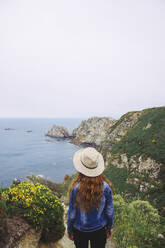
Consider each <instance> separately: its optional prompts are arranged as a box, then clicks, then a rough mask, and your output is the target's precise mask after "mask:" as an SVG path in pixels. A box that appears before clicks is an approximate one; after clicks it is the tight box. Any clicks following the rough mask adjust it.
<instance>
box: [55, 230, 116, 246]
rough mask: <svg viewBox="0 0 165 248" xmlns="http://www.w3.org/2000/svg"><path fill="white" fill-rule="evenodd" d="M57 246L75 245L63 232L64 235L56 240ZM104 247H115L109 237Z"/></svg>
mask: <svg viewBox="0 0 165 248" xmlns="http://www.w3.org/2000/svg"><path fill="white" fill-rule="evenodd" d="M89 247H90V246H89ZM57 248H75V246H74V243H73V241H71V240H70V239H68V237H67V234H66V233H65V235H64V237H63V238H62V239H61V240H60V241H59V242H58V246H57ZM106 248H115V247H114V245H113V244H112V242H111V240H110V239H109V240H108V242H107V244H106Z"/></svg>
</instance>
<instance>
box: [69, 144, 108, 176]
mask: <svg viewBox="0 0 165 248" xmlns="http://www.w3.org/2000/svg"><path fill="white" fill-rule="evenodd" d="M73 163H74V167H75V168H76V170H77V171H78V172H80V173H82V174H84V175H85V176H88V177H97V176H99V175H100V174H101V173H102V172H103V171H104V159H103V156H102V155H101V153H99V152H98V151H96V149H95V148H92V147H87V148H82V149H80V150H78V151H77V152H76V153H75V154H74V156H73Z"/></svg>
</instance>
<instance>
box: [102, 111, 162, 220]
mask: <svg viewBox="0 0 165 248" xmlns="http://www.w3.org/2000/svg"><path fill="white" fill-rule="evenodd" d="M126 116H127V114H126V115H124V117H125V118H126ZM121 120H122V121H123V117H122V118H121ZM121 120H119V123H120V122H121ZM107 143H108V140H107V141H106V144H107ZM110 145H111V144H110ZM107 152H109V153H111V155H112V157H116V156H119V157H120V154H126V155H127V158H128V160H129V159H130V158H131V157H132V156H134V158H135V159H136V158H137V164H138V158H139V157H140V156H142V157H143V158H144V159H145V158H146V159H147V158H148V157H150V158H152V159H154V160H155V161H156V162H157V163H159V164H160V171H159V174H158V178H157V179H154V180H155V182H153V181H152V180H153V179H152V178H149V177H147V174H146V175H145V174H144V175H140V173H138V171H137V168H136V177H137V178H138V177H139V179H140V178H142V180H143V181H144V179H146V182H149V183H151V184H154V183H156V180H157V181H159V182H161V183H157V187H155V188H150V189H149V190H147V192H137V189H136V188H135V185H131V184H129V183H128V182H126V180H127V179H128V178H131V177H133V176H132V175H133V174H132V171H133V169H132V168H131V164H130V170H128V169H126V168H116V167H115V166H113V165H111V164H109V165H108V166H107V168H106V171H105V174H106V176H107V177H108V178H109V179H110V180H111V181H112V182H113V184H114V188H115V190H116V193H120V194H121V193H122V194H123V195H126V197H127V195H130V196H132V197H135V195H136V196H138V197H140V198H141V199H147V200H149V201H150V203H151V204H152V205H153V206H154V207H156V208H158V209H159V211H160V213H161V214H162V215H165V208H164V207H165V193H164V190H165V107H159V108H152V109H145V110H143V111H142V114H141V115H140V116H139V119H138V121H137V122H136V123H135V125H133V127H132V128H130V129H129V130H128V132H127V133H126V135H124V136H123V137H122V139H121V140H120V141H118V142H117V143H115V144H114V145H113V146H112V147H111V148H110V149H109V151H108V149H107ZM110 163H111V161H110ZM121 163H122V161H121ZM151 173H152V172H151ZM151 181H152V182H151Z"/></svg>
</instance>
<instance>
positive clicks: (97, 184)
mask: <svg viewBox="0 0 165 248" xmlns="http://www.w3.org/2000/svg"><path fill="white" fill-rule="evenodd" d="M104 181H105V182H107V183H108V184H109V186H110V187H111V189H112V192H113V185H112V183H111V182H110V181H109V180H108V179H107V178H106V177H105V176H104V175H103V174H101V175H99V176H97V177H87V176H85V175H83V174H81V173H79V174H78V176H77V177H76V178H75V179H74V180H73V182H72V183H71V185H70V187H69V197H70V195H71V192H72V190H73V188H74V186H75V185H76V184H77V183H80V185H79V187H78V191H77V195H76V200H75V206H78V205H79V206H80V207H81V209H82V210H84V211H85V212H88V211H89V210H91V209H92V208H98V207H99V205H100V202H101V197H102V196H103V194H104Z"/></svg>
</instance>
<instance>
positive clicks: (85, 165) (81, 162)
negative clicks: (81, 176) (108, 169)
mask: <svg viewBox="0 0 165 248" xmlns="http://www.w3.org/2000/svg"><path fill="white" fill-rule="evenodd" d="M80 161H81V163H82V164H83V165H84V166H85V167H86V168H87V169H90V170H93V169H96V168H97V165H96V166H95V167H93V168H91V167H89V166H87V165H86V164H84V163H83V161H82V160H80Z"/></svg>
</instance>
